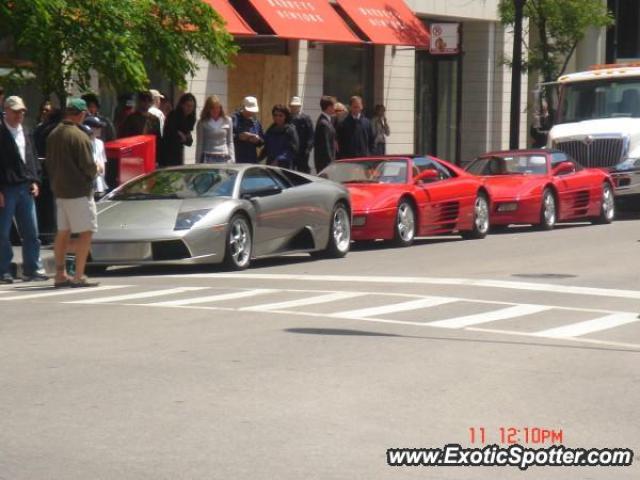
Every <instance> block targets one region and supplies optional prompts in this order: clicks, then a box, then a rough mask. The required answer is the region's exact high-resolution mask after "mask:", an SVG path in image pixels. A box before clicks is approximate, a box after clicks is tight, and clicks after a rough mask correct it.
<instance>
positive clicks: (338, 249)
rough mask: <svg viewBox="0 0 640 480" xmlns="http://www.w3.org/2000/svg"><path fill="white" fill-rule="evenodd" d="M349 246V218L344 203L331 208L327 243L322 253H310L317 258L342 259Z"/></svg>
mask: <svg viewBox="0 0 640 480" xmlns="http://www.w3.org/2000/svg"><path fill="white" fill-rule="evenodd" d="M350 246H351V217H350V215H349V211H348V210H347V207H346V206H345V204H344V203H338V204H336V206H335V207H333V213H332V214H331V224H330V225H329V242H328V243H327V248H325V249H324V250H322V251H318V252H312V253H311V255H312V256H314V257H318V258H342V257H344V256H345V255H346V254H347V253H348V252H349V248H350Z"/></svg>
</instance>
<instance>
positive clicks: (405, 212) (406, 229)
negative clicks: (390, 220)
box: [393, 200, 416, 247]
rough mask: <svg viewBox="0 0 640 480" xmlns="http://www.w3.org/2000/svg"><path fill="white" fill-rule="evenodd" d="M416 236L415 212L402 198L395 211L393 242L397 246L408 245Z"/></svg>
mask: <svg viewBox="0 0 640 480" xmlns="http://www.w3.org/2000/svg"><path fill="white" fill-rule="evenodd" d="M415 236H416V214H415V211H414V210H413V206H412V205H411V203H410V202H408V201H407V200H402V201H401V202H400V205H398V210H397V211H396V222H395V231H394V237H393V244H394V245H395V246H397V247H408V246H409V245H411V244H412V243H413V239H414V238H415Z"/></svg>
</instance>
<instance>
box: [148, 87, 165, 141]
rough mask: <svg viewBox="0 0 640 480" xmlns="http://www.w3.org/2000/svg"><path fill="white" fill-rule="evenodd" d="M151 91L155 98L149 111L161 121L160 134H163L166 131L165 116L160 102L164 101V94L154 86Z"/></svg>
mask: <svg viewBox="0 0 640 480" xmlns="http://www.w3.org/2000/svg"><path fill="white" fill-rule="evenodd" d="M149 93H150V94H151V98H152V99H153V103H152V104H151V107H149V113H150V114H151V115H153V116H155V117H157V118H158V121H159V122H160V136H162V135H163V133H164V121H165V116H164V113H163V112H162V110H160V103H161V102H162V99H163V98H164V95H162V94H161V93H160V92H159V91H158V90H155V89H153V88H152V89H151V90H149Z"/></svg>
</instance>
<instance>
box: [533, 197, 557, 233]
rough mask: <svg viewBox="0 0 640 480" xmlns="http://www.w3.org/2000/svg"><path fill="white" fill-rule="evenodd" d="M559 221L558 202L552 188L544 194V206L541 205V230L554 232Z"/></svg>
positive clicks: (539, 225) (539, 226)
mask: <svg viewBox="0 0 640 480" xmlns="http://www.w3.org/2000/svg"><path fill="white" fill-rule="evenodd" d="M557 219H558V202H557V200H556V196H555V195H554V194H553V191H552V190H551V189H550V188H545V189H544V192H542V204H541V205H540V223H539V224H538V228H539V229H540V230H553V227H555V226H556V221H557Z"/></svg>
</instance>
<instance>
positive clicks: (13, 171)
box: [0, 96, 48, 283]
mask: <svg viewBox="0 0 640 480" xmlns="http://www.w3.org/2000/svg"><path fill="white" fill-rule="evenodd" d="M4 107H5V112H4V121H3V122H0V283H13V276H12V275H11V271H10V270H11V260H12V259H13V247H12V246H11V225H12V224H13V219H14V217H15V219H16V222H17V224H18V230H19V231H20V235H21V236H22V257H23V259H24V271H23V276H22V279H23V280H24V281H30V280H47V279H48V277H47V275H45V272H44V270H43V268H42V261H41V259H40V240H38V223H37V220H36V205H35V202H34V200H33V199H34V197H36V196H38V192H39V187H38V182H39V181H40V165H39V163H38V159H37V157H36V153H35V150H34V148H33V143H32V141H31V136H30V135H29V132H27V131H26V129H25V128H24V127H23V126H22V123H23V122H24V115H25V113H26V111H27V108H26V107H25V105H24V102H23V101H22V99H21V98H20V97H15V96H12V97H9V98H7V100H6V102H5V104H4Z"/></svg>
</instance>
